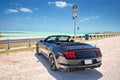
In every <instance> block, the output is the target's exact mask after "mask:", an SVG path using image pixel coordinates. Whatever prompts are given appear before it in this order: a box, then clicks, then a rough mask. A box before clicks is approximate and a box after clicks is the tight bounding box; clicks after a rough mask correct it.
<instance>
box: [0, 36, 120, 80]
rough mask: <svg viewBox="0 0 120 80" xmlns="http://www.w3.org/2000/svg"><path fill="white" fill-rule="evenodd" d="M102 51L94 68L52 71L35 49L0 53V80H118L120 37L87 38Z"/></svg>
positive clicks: (119, 73) (46, 61)
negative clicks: (99, 60) (100, 58)
mask: <svg viewBox="0 0 120 80" xmlns="http://www.w3.org/2000/svg"><path fill="white" fill-rule="evenodd" d="M88 43H89V44H92V45H94V44H96V43H97V45H96V46H97V47H99V48H100V49H101V51H102V54H103V58H102V62H103V64H102V66H101V67H100V68H97V69H93V70H86V71H84V70H83V71H75V72H61V71H51V70H50V66H49V63H48V60H47V59H46V58H45V57H44V56H42V55H40V56H38V55H36V52H35V50H34V51H23V52H18V53H10V54H0V80H119V79H120V76H119V75H120V37H114V38H107V39H102V40H97V41H89V42H88Z"/></svg>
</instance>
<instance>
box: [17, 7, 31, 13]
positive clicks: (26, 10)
mask: <svg viewBox="0 0 120 80" xmlns="http://www.w3.org/2000/svg"><path fill="white" fill-rule="evenodd" d="M19 10H20V11H21V12H25V13H31V12H33V11H32V10H31V9H29V8H20V9H19Z"/></svg>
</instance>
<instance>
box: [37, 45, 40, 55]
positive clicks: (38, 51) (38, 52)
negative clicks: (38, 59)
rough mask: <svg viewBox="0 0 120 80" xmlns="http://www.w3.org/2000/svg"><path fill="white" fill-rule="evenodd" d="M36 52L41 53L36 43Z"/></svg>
mask: <svg viewBox="0 0 120 80" xmlns="http://www.w3.org/2000/svg"><path fill="white" fill-rule="evenodd" d="M36 53H37V54H38V55H40V54H41V52H40V50H39V47H38V46H37V45H36Z"/></svg>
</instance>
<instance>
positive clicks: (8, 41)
mask: <svg viewBox="0 0 120 80" xmlns="http://www.w3.org/2000/svg"><path fill="white" fill-rule="evenodd" d="M7 43H8V49H10V40H9V39H8V40H7Z"/></svg>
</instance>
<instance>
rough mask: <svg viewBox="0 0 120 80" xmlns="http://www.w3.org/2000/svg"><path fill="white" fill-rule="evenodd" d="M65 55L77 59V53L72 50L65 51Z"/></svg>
mask: <svg viewBox="0 0 120 80" xmlns="http://www.w3.org/2000/svg"><path fill="white" fill-rule="evenodd" d="M65 57H66V58H68V59H75V58H76V55H75V52H73V51H70V52H66V53H65Z"/></svg>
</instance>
